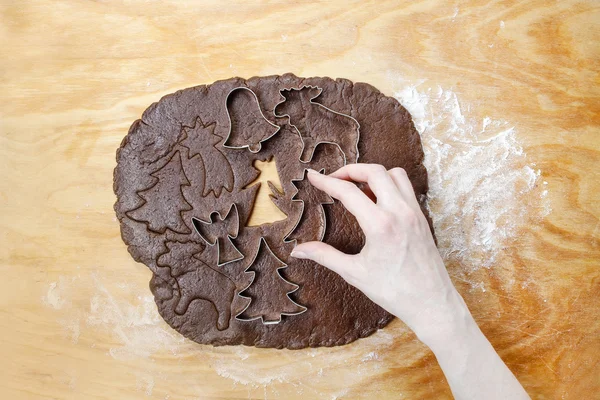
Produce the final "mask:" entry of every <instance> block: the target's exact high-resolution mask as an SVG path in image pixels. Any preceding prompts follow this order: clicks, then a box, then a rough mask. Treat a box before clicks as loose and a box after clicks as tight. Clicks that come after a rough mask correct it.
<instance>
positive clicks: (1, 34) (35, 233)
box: [0, 0, 600, 399]
mask: <svg viewBox="0 0 600 400" xmlns="http://www.w3.org/2000/svg"><path fill="white" fill-rule="evenodd" d="M599 21H600V5H599V4H598V2H595V1H574V0H565V1H560V2H548V1H541V0H539V1H536V0H531V1H521V2H516V1H492V2H484V1H466V2H458V1H457V2H444V1H434V0H422V1H332V2H308V1H302V2H293V3H291V2H285V1H273V2H260V3H258V2H241V1H240V2H234V1H230V2H220V1H186V2H177V1H165V2H147V1H130V2H125V3H121V2H112V1H104V2H94V1H75V0H73V1H47V0H37V1H8V0H2V1H0V43H2V45H1V46H0V58H1V59H2V63H1V65H0V132H1V135H0V172H1V174H2V178H1V179H0V201H1V205H2V206H1V211H0V212H1V220H0V235H1V236H0V243H1V246H0V260H1V265H0V272H1V274H2V275H1V276H2V279H0V311H1V313H2V318H1V319H0V330H1V337H2V342H3V343H2V346H1V347H0V359H1V360H2V365H3V366H2V368H1V370H0V393H1V394H2V398H11V399H25V398H27V399H30V398H36V399H37V398H59V399H82V398H107V399H108V398H123V399H126V398H141V397H144V396H147V397H151V398H158V399H167V398H169V399H178V398H185V399H192V398H206V399H217V398H288V399H296V398H298V399H299V398H428V399H439V398H442V399H444V398H451V394H450V392H449V389H448V387H447V384H446V382H445V380H444V377H443V375H442V373H441V370H440V369H439V367H438V366H437V364H436V361H435V358H434V357H433V355H432V354H431V353H430V352H429V351H428V350H427V349H426V348H425V347H424V346H423V345H422V344H420V343H419V342H418V341H417V340H416V338H415V337H414V335H413V334H412V333H410V332H409V331H408V330H407V328H406V327H405V326H404V325H403V324H402V323H401V322H399V321H394V322H393V323H392V324H391V325H390V326H389V327H387V328H386V329H384V330H383V331H380V332H378V333H376V334H375V335H373V336H372V337H370V338H367V339H363V340H359V341H357V342H356V343H353V344H351V345H348V346H344V347H341V348H333V349H307V350H302V351H276V350H257V349H249V348H212V347H208V346H199V345H196V344H194V343H190V342H189V341H186V340H183V339H180V338H179V337H178V335H177V334H176V333H174V332H173V331H172V330H170V329H169V328H168V327H167V326H166V324H165V323H164V322H162V321H161V320H160V318H159V317H158V316H157V314H156V311H155V308H154V306H153V304H152V302H151V301H149V299H148V295H149V290H148V288H147V285H148V280H149V278H150V272H149V271H148V270H147V268H146V267H144V266H143V265H141V264H137V263H135V262H134V261H133V260H132V259H131V257H130V256H129V254H128V253H127V251H126V247H125V245H124V244H123V243H122V241H121V239H120V236H119V226H118V223H117V222H116V220H115V218H114V213H113V211H112V205H113V203H114V200H115V198H114V195H113V192H112V170H113V168H114V166H115V160H114V155H115V150H116V148H117V147H118V146H119V143H120V141H121V140H122V138H123V136H124V135H125V134H126V132H127V129H128V127H129V125H130V124H131V122H132V121H134V120H135V119H137V118H138V117H139V116H140V115H141V113H142V111H143V110H144V109H145V108H146V107H147V106H148V105H149V104H151V103H152V102H154V101H156V100H158V99H159V98H160V97H161V96H162V95H164V94H167V93H170V92H173V91H175V90H177V89H180V88H185V87H189V86H193V85H197V84H201V83H210V82H212V81H214V80H216V79H221V78H228V77H231V76H235V75H239V76H243V77H250V76H253V75H267V74H274V73H284V72H294V73H296V74H297V75H300V76H315V75H316V76H332V77H338V76H339V77H345V78H349V79H352V80H354V81H365V82H369V83H371V84H373V85H374V86H376V87H378V88H379V89H381V90H382V91H383V92H385V93H386V94H390V95H391V94H392V93H393V91H394V90H395V89H397V86H398V82H397V77H402V78H403V79H404V80H405V81H407V82H417V81H418V80H421V79H427V80H428V81H429V82H434V83H436V84H439V85H441V86H443V87H450V88H453V90H454V91H455V92H456V93H459V94H460V96H461V100H463V101H464V102H465V103H468V104H471V105H473V107H472V111H471V112H472V113H474V115H477V116H479V117H483V116H486V115H495V116H497V117H498V118H504V119H506V120H509V121H513V122H514V123H515V124H516V125H517V127H518V131H519V140H520V142H521V145H522V146H523V147H524V150H525V152H526V154H527V158H528V160H531V161H533V162H535V163H536V166H537V167H538V168H539V169H540V170H541V171H542V174H543V179H544V180H545V181H547V182H548V188H549V194H548V200H549V202H550V206H551V209H552V212H551V213H550V214H548V215H547V216H546V217H544V218H543V219H542V220H534V219H531V218H522V222H521V224H520V226H519V233H518V235H517V237H516V239H515V240H511V241H507V243H506V251H505V252H504V253H503V255H502V257H500V258H499V259H498V260H497V261H496V263H495V265H494V266H493V267H492V268H489V269H485V268H482V269H479V270H477V271H475V272H473V274H472V275H471V277H470V278H471V279H477V280H478V281H481V282H483V283H484V284H485V287H486V288H487V290H486V292H482V291H481V290H474V289H473V288H472V287H471V286H469V284H468V283H465V282H464V281H461V280H460V279H456V284H457V286H458V288H459V290H460V291H461V293H462V294H463V296H464V297H465V300H466V302H467V304H468V305H469V307H470V308H471V309H472V311H473V313H474V315H475V317H476V319H477V321H478V322H479V323H480V324H481V327H482V330H483V331H484V332H485V334H486V335H487V336H488V337H489V338H490V340H491V342H492V344H493V345H494V346H495V348H496V349H497V350H498V351H499V352H500V354H501V356H502V357H503V359H504V360H506V362H507V364H508V365H509V367H510V368H511V369H512V370H513V371H514V372H515V374H516V375H517V377H518V378H519V379H520V381H521V382H522V383H523V384H524V385H525V387H526V389H527V390H528V392H529V393H530V394H531V395H532V397H533V398H535V399H559V398H560V399H591V398H599V397H598V393H600V333H599V332H600V319H599V318H598V315H599V305H598V299H599V298H600V269H599V267H600V223H599V221H598V218H599V215H600V201H599V198H598V193H599V191H600V176H599V175H600V174H599V172H598V171H600V129H599V125H600V112H599V111H600V76H599V72H600V65H599V63H600V45H599V44H598V43H599V42H598V40H597V39H598V37H600V24H599V23H598V22H599ZM530 207H531V210H533V209H534V208H535V207H536V204H535V203H532V204H531V205H530ZM532 212H533V211H532ZM448 268H449V270H450V271H451V273H452V275H453V277H455V278H457V277H460V276H461V274H462V273H463V270H464V266H462V265H461V264H460V263H456V262H454V263H449V265H448Z"/></svg>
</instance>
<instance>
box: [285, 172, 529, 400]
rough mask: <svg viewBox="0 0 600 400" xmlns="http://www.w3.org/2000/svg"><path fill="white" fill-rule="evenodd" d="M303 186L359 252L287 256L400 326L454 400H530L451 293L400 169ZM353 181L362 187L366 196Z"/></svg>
mask: <svg viewBox="0 0 600 400" xmlns="http://www.w3.org/2000/svg"><path fill="white" fill-rule="evenodd" d="M308 179H309V180H310V182H311V183H312V184H313V185H314V186H315V187H316V188H318V189H321V190H323V191H324V192H326V193H328V194H329V195H330V196H332V197H334V198H336V199H338V200H340V201H341V202H342V204H343V205H344V206H345V207H346V208H347V209H348V211H350V212H351V213H352V214H353V215H354V216H355V217H356V219H357V221H358V223H359V224H360V227H361V228H362V230H363V232H364V234H365V238H366V241H365V246H364V247H363V248H362V250H361V252H360V253H359V254H356V255H349V254H344V253H342V252H340V251H338V250H336V249H334V248H333V247H332V246H330V245H328V244H326V243H322V242H308V243H302V244H299V245H298V246H296V248H295V249H294V250H293V251H292V256H294V257H297V258H307V259H310V260H313V261H315V262H318V263H319V264H322V265H324V266H325V267H327V268H329V269H331V270H333V271H335V272H337V273H338V274H340V275H341V276H342V278H344V279H345V280H346V281H347V282H348V283H349V284H351V285H353V286H355V287H356V288H358V289H359V290H361V291H362V292H363V293H364V294H366V295H367V296H368V297H369V298H370V299H371V300H373V301H374V302H375V303H377V304H379V305H380V306H381V307H383V308H385V309H386V310H388V311H389V312H391V313H392V314H394V315H396V316H397V317H399V318H400V319H402V320H403V321H404V322H405V323H406V324H407V325H408V326H409V327H410V328H411V329H412V330H413V331H414V332H415V333H416V335H417V336H418V337H419V339H421V341H423V342H424V343H425V344H426V345H428V346H429V347H430V348H431V350H432V351H433V352H434V354H435V356H436V358H437V360H438V362H439V363H440V367H441V368H442V371H444V375H445V376H446V379H447V380H448V383H449V384H450V388H451V389H452V393H453V394H454V397H455V398H456V399H468V400H474V399H490V400H505V399H518V400H521V399H523V400H526V399H529V396H528V395H527V393H526V392H525V390H524V389H523V387H522V386H521V384H520V383H519V381H518V380H517V379H516V378H515V376H514V375H513V374H512V372H511V371H510V370H509V369H508V367H507V366H506V365H505V364H504V362H502V360H501V359H500V357H499V356H498V354H497V353H496V351H495V350H494V348H493V347H492V345H491V344H490V342H489V341H488V340H487V339H486V338H485V336H484V335H483V333H482V332H481V330H480V329H479V327H478V326H477V324H476V323H475V320H474V319H473V317H472V316H471V313H470V312H469V309H468V308H467V306H466V304H465V302H464V301H463V299H462V297H461V296H460V294H459V293H458V291H457V290H456V289H455V288H454V285H453V284H452V281H451V280H450V277H449V276H448V272H447V271H446V268H445V267H444V263H443V261H442V258H441V257H440V254H439V252H438V251H437V248H436V247H435V243H434V240H433V236H432V234H431V231H430V229H429V224H428V223H427V220H426V218H425V216H424V215H423V213H422V212H421V208H420V207H419V203H418V201H417V199H416V197H415V193H414V191H413V188H412V184H411V183H410V180H409V179H408V176H407V175H406V172H405V171H404V170H403V169H401V168H394V169H391V170H389V171H387V170H386V169H385V168H384V167H382V166H381V165H375V164H351V165H346V166H345V167H342V168H340V169H339V170H337V171H336V172H334V173H332V174H331V175H329V176H326V175H321V174H319V173H317V172H316V171H309V174H308ZM353 181H354V182H364V183H366V184H367V185H368V189H367V190H366V191H365V192H366V193H365V192H363V191H361V190H360V189H359V188H358V187H357V186H356V185H354V183H352V182H353Z"/></svg>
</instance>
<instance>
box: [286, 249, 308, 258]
mask: <svg viewBox="0 0 600 400" xmlns="http://www.w3.org/2000/svg"><path fill="white" fill-rule="evenodd" d="M290 255H291V256H292V257H294V258H306V253H303V252H301V251H298V250H292V253H291V254H290Z"/></svg>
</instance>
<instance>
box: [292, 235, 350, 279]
mask: <svg viewBox="0 0 600 400" xmlns="http://www.w3.org/2000/svg"><path fill="white" fill-rule="evenodd" d="M291 256H292V257H296V258H302V259H308V260H312V261H314V262H316V263H318V264H321V265H322V266H324V267H327V268H329V269H330V270H332V271H334V272H337V273H338V274H339V275H341V276H342V278H344V277H345V276H346V272H347V271H348V269H349V268H352V265H353V264H354V256H351V255H349V254H346V253H342V252H341V251H339V250H337V249H335V248H334V247H333V246H330V245H328V244H326V243H323V242H306V243H302V244H299V245H297V246H296V247H295V248H294V250H292V253H291Z"/></svg>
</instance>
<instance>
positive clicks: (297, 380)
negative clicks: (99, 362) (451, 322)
mask: <svg viewBox="0 0 600 400" xmlns="http://www.w3.org/2000/svg"><path fill="white" fill-rule="evenodd" d="M390 80H391V81H392V82H396V83H398V82H402V81H401V80H399V79H398V78H397V77H391V79H390ZM395 97H396V98H397V99H398V100H399V101H400V102H401V103H402V104H403V105H404V106H405V107H406V108H407V109H408V110H409V111H410V112H411V114H412V116H413V120H414V122H415V125H416V127H417V129H418V131H419V132H420V133H421V137H422V141H423V147H424V150H425V163H426V167H427V170H428V172H429V184H430V190H429V207H430V211H431V216H432V219H433V222H434V225H435V230H436V234H437V238H438V242H439V243H438V244H439V248H440V251H441V252H442V254H443V256H444V258H445V259H446V260H456V261H459V262H460V265H461V268H465V272H467V273H468V272H471V271H474V270H476V269H477V268H479V267H481V266H484V267H493V265H494V262H495V260H496V258H497V256H498V254H499V253H500V252H501V250H502V248H503V246H504V245H505V244H506V243H507V241H509V240H512V239H513V237H514V235H515V233H516V229H517V227H518V224H520V223H522V221H521V220H523V219H524V218H525V217H531V213H532V210H531V207H530V208H529V209H527V208H526V207H527V204H529V205H530V206H531V204H534V207H533V208H534V211H535V210H537V211H536V212H538V211H539V212H538V214H539V215H542V214H543V213H544V212H546V213H547V212H549V209H546V210H545V211H544V209H543V207H541V206H539V204H540V200H541V199H542V198H543V197H544V196H545V195H546V194H547V191H548V187H547V185H546V182H543V184H540V185H538V183H539V180H540V179H539V177H540V171H539V170H537V169H536V168H535V165H534V164H532V163H531V161H529V160H527V159H526V155H525V153H524V150H523V148H522V146H521V145H520V144H519V142H518V140H517V132H516V129H515V127H514V126H513V125H512V124H511V123H510V122H508V121H504V120H502V119H501V118H498V117H496V116H486V117H484V118H475V117H473V116H472V114H475V113H474V112H473V113H472V112H471V110H470V108H469V106H468V105H466V106H465V105H464V104H461V102H460V100H459V98H458V96H457V95H456V93H455V92H453V91H452V90H448V89H444V88H441V87H439V86H428V85H426V84H425V82H424V81H423V82H419V83H417V84H416V85H415V84H412V83H410V82H408V83H407V84H403V85H402V86H401V87H398V90H397V91H396V93H395ZM532 199H533V200H532ZM536 207H537V208H536ZM82 212H83V211H82ZM106 218H108V217H106ZM113 219H114V218H113ZM85 270H86V271H93V272H91V273H89V272H88V273H83V272H82V273H80V274H77V275H76V276H68V277H67V276H62V277H60V278H59V279H58V280H57V281H56V282H52V283H50V285H49V287H48V288H47V291H46V293H44V295H43V297H42V300H43V302H44V304H45V305H46V306H47V307H49V308H51V309H53V310H54V311H55V312H56V313H57V314H59V316H58V317H57V319H58V322H59V323H61V324H62V325H63V326H64V328H65V338H66V339H68V340H70V342H71V344H72V345H81V343H80V341H81V340H80V338H82V337H86V342H88V343H89V342H90V341H91V342H93V343H94V344H93V347H94V346H97V347H102V348H103V349H104V348H106V346H107V345H108V346H110V347H109V348H108V350H107V356H108V357H112V358H114V359H118V360H139V361H140V365H146V363H147V362H148V361H150V360H152V359H153V358H154V357H168V358H173V357H175V358H176V359H179V358H180V357H181V360H183V359H186V360H190V359H191V360H194V359H196V360H198V362H199V363H202V364H203V365H205V364H207V363H208V364H209V365H210V366H211V367H212V369H213V371H214V373H215V375H214V376H212V377H211V376H206V377H204V376H203V377H202V379H205V380H204V381H205V382H206V381H210V380H211V379H215V377H216V375H218V376H219V377H220V378H225V379H228V380H230V381H231V382H232V384H233V385H234V386H235V385H243V386H245V387H246V388H247V389H248V395H249V397H250V394H251V391H256V390H259V391H263V392H264V393H263V397H264V398H277V397H280V395H281V392H278V391H279V390H282V389H281V388H282V387H284V386H285V387H286V388H288V389H289V388H292V389H293V390H295V391H296V392H297V393H298V394H299V395H302V396H306V397H309V398H314V397H317V398H331V399H335V398H338V397H343V396H344V395H345V394H346V393H347V388H346V385H344V379H345V378H344V377H345V376H348V374H351V375H352V376H353V377H355V380H356V381H357V382H359V381H360V379H365V381H368V380H369V378H371V377H373V376H376V375H377V374H378V373H380V370H381V369H382V368H385V365H386V362H387V357H388V352H387V351H386V350H387V349H388V348H389V347H390V346H391V345H392V344H398V343H402V340H403V339H399V338H400V337H403V336H405V335H407V333H408V330H407V328H406V327H405V326H404V325H402V324H401V323H399V322H394V323H393V324H392V326H391V327H390V328H388V329H386V330H382V331H379V332H377V333H376V334H374V335H372V336H370V337H368V338H365V339H361V340H359V341H358V342H356V343H354V344H351V345H348V346H344V347H342V348H331V349H304V350H299V351H277V350H272V349H262V350H257V349H253V348H247V347H242V346H236V347H224V348H213V347H211V346H200V345H197V344H194V343H191V342H189V341H187V340H185V339H183V337H182V336H181V335H179V334H178V333H177V332H176V331H174V330H172V329H171V328H169V327H168V325H167V324H166V323H165V322H164V321H163V320H162V318H161V317H160V316H159V314H158V312H157V309H156V305H155V304H154V301H153V298H152V295H151V293H150V291H149V290H148V286H147V285H140V286H133V285H127V284H123V283H116V282H114V280H113V279H111V278H110V276H109V275H108V274H107V273H106V272H105V270H104V269H103V268H102V267H101V266H96V267H92V266H88V267H87V268H86V269H85ZM82 271H83V270H82ZM121 282H122V281H121ZM473 286H474V287H475V288H477V289H479V292H480V293H483V292H485V291H486V289H485V287H484V286H483V283H481V284H478V283H473ZM90 293H91V294H92V295H91V296H90ZM107 337H111V338H112V340H110V341H109V342H108V344H107ZM114 342H116V343H117V344H114ZM418 348H419V346H407V347H406V349H403V354H404V357H403V359H402V360H394V363H395V365H404V366H406V367H408V366H410V365H411V362H415V361H416V360H419V359H420V358H421V357H422V356H423V354H422V353H420V351H421V350H415V349H418ZM404 350H405V351H404ZM267 353H270V354H273V357H264V356H262V355H264V354H267ZM323 359H326V360H327V362H326V365H324V364H323V361H322V360H323ZM349 360H360V362H358V363H353V362H352V361H350V362H349ZM149 365H151V364H149ZM152 371H153V370H150V369H149V370H147V371H145V370H144V371H138V372H137V373H136V374H137V375H136V376H137V380H136V382H133V383H132V386H133V387H136V388H137V389H138V390H139V391H140V392H141V393H143V394H145V395H147V396H150V395H152V392H153V390H154V388H155V387H156V386H157V385H159V384H163V385H162V386H164V385H167V387H168V383H165V382H171V381H172V379H174V378H173V377H171V376H170V375H169V374H171V373H175V372H174V371H176V370H173V371H170V370H165V371H164V372H161V373H160V374H157V373H156V372H152ZM154 371H156V370H154ZM344 374H346V375H344ZM76 378H77V377H76V376H74V377H73V379H74V382H76ZM200 378H201V377H198V376H194V375H193V374H190V377H189V380H188V381H187V382H186V383H187V384H188V386H189V387H198V384H199V381H198V379H200ZM182 379H186V378H185V377H182V376H181V375H179V376H178V377H177V381H178V382H180V383H183V382H182ZM335 382H338V383H339V385H338V389H339V390H338V391H337V392H335V393H331V392H327V393H322V392H320V391H319V390H317V389H315V388H318V387H332V386H335V385H333V383H335ZM274 384H277V385H274ZM73 386H75V385H73ZM288 389H286V390H288ZM254 395H256V393H255V392H253V396H254Z"/></svg>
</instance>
